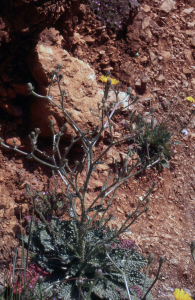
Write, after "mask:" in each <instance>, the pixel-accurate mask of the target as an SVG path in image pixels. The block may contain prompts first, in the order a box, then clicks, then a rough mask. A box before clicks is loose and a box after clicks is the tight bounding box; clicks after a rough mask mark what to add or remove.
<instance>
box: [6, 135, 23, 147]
mask: <svg viewBox="0 0 195 300" xmlns="http://www.w3.org/2000/svg"><path fill="white" fill-rule="evenodd" d="M14 140H15V141H16V146H17V147H20V146H21V140H20V138H19V137H11V138H7V139H6V140H5V144H7V145H8V146H10V147H14Z"/></svg>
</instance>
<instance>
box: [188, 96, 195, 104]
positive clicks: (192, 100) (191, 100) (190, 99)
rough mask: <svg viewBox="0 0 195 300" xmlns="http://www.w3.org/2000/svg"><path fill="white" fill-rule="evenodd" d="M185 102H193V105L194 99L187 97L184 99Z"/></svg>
mask: <svg viewBox="0 0 195 300" xmlns="http://www.w3.org/2000/svg"><path fill="white" fill-rule="evenodd" d="M186 100H188V101H190V102H193V103H195V99H194V98H192V97H187V98H186Z"/></svg>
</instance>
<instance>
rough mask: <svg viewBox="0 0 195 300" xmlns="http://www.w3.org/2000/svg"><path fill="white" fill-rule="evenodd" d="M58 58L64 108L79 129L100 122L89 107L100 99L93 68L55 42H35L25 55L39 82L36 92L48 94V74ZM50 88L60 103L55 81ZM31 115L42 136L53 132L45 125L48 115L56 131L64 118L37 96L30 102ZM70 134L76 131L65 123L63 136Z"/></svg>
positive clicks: (32, 121)
mask: <svg viewBox="0 0 195 300" xmlns="http://www.w3.org/2000/svg"><path fill="white" fill-rule="evenodd" d="M60 62H62V69H61V70H60V73H61V74H62V75H63V78H62V80H61V87H62V89H64V90H65V91H66V96H65V108H66V111H67V112H68V113H72V118H73V120H74V121H75V122H76V123H77V125H78V126H79V128H81V129H82V130H86V129H87V127H89V125H87V124H91V126H92V127H93V126H97V125H99V120H98V119H96V118H94V116H93V115H92V114H91V112H90V107H92V108H93V111H96V110H97V103H99V102H100V101H101V97H100V95H99V93H98V86H97V82H96V77H95V73H94V70H92V69H91V68H90V66H89V65H87V64H86V63H84V62H83V61H81V60H79V59H77V58H74V57H71V56H70V55H69V53H68V52H67V51H65V50H63V49H61V48H60V47H58V46H47V44H42V43H38V45H37V46H36V47H35V49H34V50H33V51H32V52H31V54H30V55H29V57H28V64H29V68H30V70H31V73H32V75H33V77H34V79H35V80H36V81H37V83H38V85H39V94H41V95H46V94H47V91H48V88H49V83H50V80H51V74H52V72H53V70H54V69H55V67H57V65H58V64H59V63H60ZM51 92H52V95H53V100H54V101H55V102H56V103H57V104H59V105H61V97H60V95H59V88H58V85H57V83H55V84H54V85H53V86H52V89H51ZM30 115H31V126H32V128H35V127H39V128H40V129H41V135H42V136H45V137H46V136H51V135H52V133H51V130H50V128H49V127H48V125H49V123H50V121H49V120H50V119H51V118H52V120H53V122H54V130H55V131H58V130H59V128H60V127H61V126H62V125H63V124H64V123H65V122H66V119H65V117H64V115H63V113H62V112H61V110H59V109H58V108H57V107H55V106H54V105H53V104H52V103H51V102H49V101H48V100H42V99H39V98H36V97H35V98H34V100H33V102H32V105H31V109H30ZM71 134H75V131H74V130H73V128H72V127H71V126H70V125H69V124H68V123H67V127H66V130H65V136H64V138H65V139H69V138H70V136H71Z"/></svg>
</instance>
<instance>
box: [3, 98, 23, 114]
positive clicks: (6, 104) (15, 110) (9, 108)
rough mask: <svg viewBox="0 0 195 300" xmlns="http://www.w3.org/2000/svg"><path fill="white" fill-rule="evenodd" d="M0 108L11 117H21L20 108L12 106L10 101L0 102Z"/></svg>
mask: <svg viewBox="0 0 195 300" xmlns="http://www.w3.org/2000/svg"><path fill="white" fill-rule="evenodd" d="M0 107H1V108H2V109H3V110H5V111H6V112H7V113H8V114H10V115H12V116H15V117H21V116H22V115H23V112H22V110H21V108H19V107H17V106H14V105H13V104H12V103H11V102H10V101H6V102H1V101H0Z"/></svg>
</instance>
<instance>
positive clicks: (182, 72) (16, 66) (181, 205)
mask: <svg viewBox="0 0 195 300" xmlns="http://www.w3.org/2000/svg"><path fill="white" fill-rule="evenodd" d="M0 3H2V5H4V10H2V12H1V23H0V24H1V27H0V38H1V48H0V61H1V64H0V70H1V75H0V88H1V89H0V95H1V100H0V106H1V112H0V136H1V137H2V138H3V139H4V140H5V141H6V142H7V143H8V144H9V143H11V141H12V138H13V137H14V138H17V141H18V143H19V146H20V144H21V147H22V146H24V147H25V148H28V146H29V142H28V137H27V135H28V134H29V133H30V130H31V122H30V119H29V115H30V104H31V102H32V101H33V99H32V97H30V96H28V92H27V89H26V85H25V83H26V82H27V81H32V82H33V78H32V74H30V71H29V69H28V67H27V63H26V60H25V59H24V58H26V57H27V56H28V55H29V53H30V51H31V50H32V49H33V48H34V47H35V45H36V44H37V43H38V42H40V41H42V42H43V43H46V44H48V45H51V44H52V45H54V46H55V45H57V43H58V39H57V38H56V32H55V30H53V29H52V30H50V31H46V32H49V33H48V35H47V36H46V37H45V39H43V40H41V39H40V37H42V38H43V37H44V36H45V35H43V34H40V33H41V32H42V31H43V30H45V28H46V27H48V28H55V29H56V30H58V31H59V32H60V34H61V35H62V36H63V40H62V43H61V45H60V47H61V48H62V49H65V50H67V51H68V52H69V54H71V56H73V57H76V58H79V59H80V60H83V61H84V62H86V63H88V64H89V65H90V66H91V67H92V68H93V69H94V70H95V73H96V77H97V79H98V78H100V76H101V75H102V73H104V71H105V70H106V69H111V71H112V77H114V78H116V79H118V80H119V81H120V83H121V85H122V88H121V89H122V90H125V89H126V87H127V86H131V87H132V88H133V89H134V91H135V92H136V93H137V94H142V100H143V102H142V103H143V105H142V113H147V112H148V110H149V108H150V107H151V106H154V107H155V117H156V119H157V121H158V122H160V121H162V120H163V118H164V117H165V116H166V115H167V113H169V114H170V115H169V120H170V123H169V128H171V126H173V124H174V123H176V122H178V123H179V124H181V125H183V126H185V125H187V124H188V122H189V120H191V122H190V124H188V126H187V131H188V132H187V135H185V134H180V135H179V134H178V135H177V137H175V140H179V141H180V145H175V146H174V147H173V149H172V151H173V154H174V155H173V157H172V159H171V162H170V168H169V169H164V170H163V171H162V172H158V171H157V170H156V169H155V168H153V169H151V170H147V171H146V172H145V173H144V174H142V175H141V176H139V177H138V178H133V179H131V180H129V181H128V183H127V184H125V185H124V186H123V187H121V188H120V190H119V191H118V193H117V197H116V199H115V200H114V204H113V207H112V210H113V212H114V215H115V220H114V223H115V224H118V225H119V224H121V222H122V221H123V220H124V215H126V214H127V213H128V211H132V210H133V209H134V208H135V206H136V203H137V201H138V199H139V197H141V196H143V195H144V192H145V191H146V190H147V189H148V188H149V187H150V186H151V184H152V182H153V181H154V180H155V181H157V183H158V185H157V187H156V188H155V191H154V192H153V193H152V195H151V197H150V203H149V208H150V209H149V211H148V212H147V213H146V214H145V215H143V216H142V217H141V218H140V219H138V220H137V222H136V223H135V224H134V225H133V226H132V227H131V232H130V233H128V234H126V235H125V237H126V238H130V239H134V240H135V241H136V244H137V246H138V248H139V250H140V252H141V253H142V254H143V256H147V255H148V254H149V253H151V252H152V253H154V255H155V259H156V260H157V258H158V257H159V256H162V255H163V256H164V257H165V258H166V262H165V263H164V265H163V268H162V272H163V273H164V276H163V277H162V280H161V281H158V282H157V284H156V285H155V287H154V288H153V296H154V299H160V300H163V299H164V300H165V299H174V297H173V291H174V289H175V288H183V289H184V290H185V291H186V292H189V294H191V296H193V295H194V293H195V284H194V283H195V267H194V264H193V261H192V258H191V255H190V248H189V243H190V242H191V241H192V240H195V180H194V173H195V160H194V157H195V155H194V152H195V121H194V119H193V118H191V116H192V114H193V112H194V109H195V108H194V106H193V104H192V103H187V101H186V100H185V98H186V96H194V97H195V95H194V93H195V79H194V76H193V75H194V74H195V60H194V59H195V55H194V53H195V52H194V51H195V50H194V49H195V21H194V16H195V3H194V1H188V2H187V1H186V2H185V3H183V2H182V1H178V0H177V1H175V4H174V3H173V1H171V0H170V1H168V0H166V1H158V0H155V1H142V3H141V8H140V11H139V12H138V14H137V15H136V16H135V18H134V19H133V22H131V24H129V25H128V26H127V30H126V32H125V33H123V34H121V35H119V36H117V35H116V34H115V33H113V32H112V31H111V30H110V29H109V28H105V27H103V26H102V24H101V22H100V21H99V20H97V19H96V17H95V15H94V14H93V13H91V12H90V10H89V8H88V6H87V5H86V3H85V1H76V2H73V3H72V5H71V3H68V2H67V3H66V1H55V2H54V3H53V2H52V1H50V2H47V1H44V4H45V5H42V6H41V5H40V6H39V5H38V4H35V2H34V1H22V0H21V1H15V6H13V7H12V6H11V4H10V5H8V4H6V2H5V1H0ZM10 3H11V2H10ZM162 4H163V5H164V6H161V5H162ZM29 10H31V12H32V13H31V14H30V11H29ZM26 15H28V16H30V17H29V18H26V17H25V16H26ZM16 16H17V17H16ZM10 20H12V21H10ZM52 32H53V33H52ZM54 67H55V66H54ZM140 81H141V82H140ZM99 85H100V87H101V88H102V84H101V82H100V81H99ZM172 109H173V110H172ZM124 118H125V116H124V115H118V116H117V118H116V119H115V120H114V121H115V123H118V122H119V121H121V120H123V119H124ZM115 130H116V133H117V132H119V133H123V132H124V128H123V126H120V125H119V126H117V127H116V129H115ZM41 146H42V147H45V149H47V148H48V149H49V143H48V140H42V141H41ZM100 147H103V144H100ZM116 150H117V151H122V152H125V151H126V146H125V145H124V146H121V147H120V148H118V149H116ZM96 151H99V150H98V149H96ZM0 164H1V169H0V218H1V220H2V222H1V231H0V245H1V251H0V269H1V272H0V284H3V278H4V271H5V273H6V277H8V275H9V272H8V270H9V268H10V266H11V263H12V258H13V254H14V251H15V247H16V245H17V239H16V235H17V233H20V213H21V217H22V220H23V218H24V217H25V216H26V215H28V214H29V202H28V201H27V200H26V199H25V195H24V194H23V192H24V191H25V183H28V184H29V185H32V186H33V187H35V188H38V189H39V190H40V191H46V190H48V189H49V188H51V187H52V186H53V183H52V182H53V178H52V176H51V172H50V170H48V169H47V168H46V167H42V166H40V165H38V164H37V163H35V162H32V161H27V160H26V158H25V157H22V156H19V155H15V154H14V153H13V152H11V151H10V152H7V151H5V150H3V149H1V154H0ZM106 176H107V172H106V171H101V170H99V171H97V175H96V178H95V179H96V180H98V181H99V182H103V181H104V179H105V177H106ZM58 184H59V186H60V185H61V183H60V181H59V180H58ZM93 192H95V191H93V188H92V190H91V191H90V198H91V197H92V196H93ZM90 198H89V201H90ZM157 266H158V263H157V261H156V263H154V264H153V267H152V268H151V271H150V276H151V277H152V278H154V276H155V274H156V271H157Z"/></svg>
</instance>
